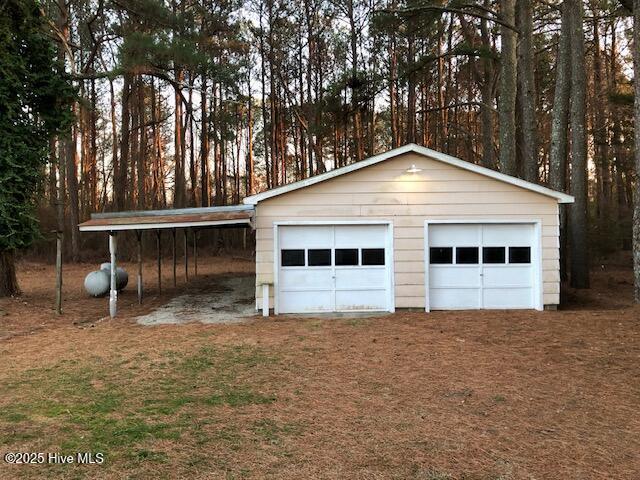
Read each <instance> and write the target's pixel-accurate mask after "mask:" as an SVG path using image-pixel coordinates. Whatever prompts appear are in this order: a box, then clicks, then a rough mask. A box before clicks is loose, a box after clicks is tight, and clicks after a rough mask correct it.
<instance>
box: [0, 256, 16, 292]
mask: <svg viewBox="0 0 640 480" xmlns="http://www.w3.org/2000/svg"><path fill="white" fill-rule="evenodd" d="M20 293H21V292H20V287H19V286H18V278H17V277H16V266H15V255H14V252H13V250H2V251H0V298H2V297H11V296H14V295H20Z"/></svg>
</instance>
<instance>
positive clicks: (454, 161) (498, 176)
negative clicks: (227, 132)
mask: <svg viewBox="0 0 640 480" xmlns="http://www.w3.org/2000/svg"><path fill="white" fill-rule="evenodd" d="M405 153H416V154H419V155H423V156H425V157H428V158H431V159H433V160H437V161H439V162H442V163H446V164H448V165H452V166H454V167H458V168H462V169H464V170H468V171H470V172H474V173H478V174H480V175H484V176H485V177H489V178H493V179H494V180H499V181H501V182H505V183H509V184H511V185H515V186H517V187H520V188H524V189H525V190H530V191H532V192H536V193H540V194H542V195H546V196H547V197H552V198H555V199H556V200H557V201H558V203H573V201H574V198H573V197H572V196H571V195H567V194H566V193H562V192H557V191H555V190H552V189H550V188H547V187H543V186H542V185H538V184H536V183H532V182H527V181H526V180H522V179H521V178H516V177H512V176H510V175H506V174H504V173H500V172H496V171H495V170H491V169H490V168H485V167H481V166H480V165H475V164H473V163H469V162H465V161H464V160H461V159H459V158H456V157H452V156H451V155H447V154H446V153H441V152H437V151H435V150H432V149H430V148H427V147H422V146H420V145H416V144H415V143H410V144H408V145H404V146H402V147H398V148H394V149H393V150H389V151H387V152H384V153H381V154H379V155H375V156H373V157H369V158H367V159H365V160H362V161H360V162H356V163H352V164H351V165H347V166H345V167H341V168H336V169H334V170H331V171H329V172H326V173H321V174H320V175H315V176H313V177H310V178H306V179H304V180H300V181H298V182H293V183H289V184H288V185H283V186H281V187H277V188H273V189H271V190H267V191H265V192H262V193H258V194H256V195H251V196H250V197H246V198H245V199H244V200H243V203H245V204H247V205H257V204H258V202H261V201H262V200H266V199H268V198H272V197H276V196H278V195H282V194H285V193H288V192H292V191H294V190H298V189H300V188H304V187H309V186H311V185H315V184H316V183H320V182H324V181H326V180H330V179H332V178H335V177H338V176H340V175H345V174H347V173H351V172H355V171H356V170H360V169H361V168H366V167H369V166H371V165H375V164H377V163H380V162H383V161H385V160H388V159H391V158H395V157H397V156H399V155H403V154H405Z"/></svg>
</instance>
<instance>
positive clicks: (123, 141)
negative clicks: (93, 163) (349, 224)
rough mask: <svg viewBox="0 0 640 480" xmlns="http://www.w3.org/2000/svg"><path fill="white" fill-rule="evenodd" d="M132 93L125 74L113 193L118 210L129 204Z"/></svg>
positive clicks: (129, 78) (128, 76)
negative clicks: (130, 97)
mask: <svg viewBox="0 0 640 480" xmlns="http://www.w3.org/2000/svg"><path fill="white" fill-rule="evenodd" d="M130 93H131V76H130V75H129V74H125V75H124V78H123V86H122V115H121V118H122V120H121V122H122V128H121V129H120V161H119V164H118V170H117V172H114V180H115V181H114V182H113V195H114V198H115V204H116V210H124V209H125V208H126V205H127V197H126V192H127V183H128V182H127V167H128V166H129V140H130V136H131V132H130V121H131V116H130V110H129V95H130Z"/></svg>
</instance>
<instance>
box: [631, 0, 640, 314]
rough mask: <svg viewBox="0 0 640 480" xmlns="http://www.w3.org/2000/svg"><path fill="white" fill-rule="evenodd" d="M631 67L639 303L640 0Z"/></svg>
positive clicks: (639, 299)
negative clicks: (633, 74)
mask: <svg viewBox="0 0 640 480" xmlns="http://www.w3.org/2000/svg"><path fill="white" fill-rule="evenodd" d="M633 45H634V47H633V49H632V51H633V69H634V72H635V77H636V81H635V82H634V92H635V101H634V109H633V113H634V124H635V129H634V136H635V137H634V138H635V153H634V160H635V170H636V187H635V191H634V207H633V275H634V290H633V291H634V296H633V298H634V300H635V301H636V303H640V180H638V179H640V82H639V81H638V80H637V79H638V75H639V72H640V0H634V2H633Z"/></svg>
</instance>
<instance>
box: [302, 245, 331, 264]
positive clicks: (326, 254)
mask: <svg viewBox="0 0 640 480" xmlns="http://www.w3.org/2000/svg"><path fill="white" fill-rule="evenodd" d="M308 255H309V258H308V261H307V265H309V266H310V267H326V266H327V265H331V250H330V249H322V250H309V252H308Z"/></svg>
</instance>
